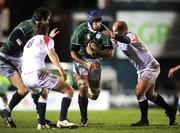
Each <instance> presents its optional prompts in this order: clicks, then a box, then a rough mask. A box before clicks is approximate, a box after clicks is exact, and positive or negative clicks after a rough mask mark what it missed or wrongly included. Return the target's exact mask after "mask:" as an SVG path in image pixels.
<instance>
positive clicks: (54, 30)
mask: <svg viewBox="0 0 180 133" xmlns="http://www.w3.org/2000/svg"><path fill="white" fill-rule="evenodd" d="M58 33H59V30H58V28H54V29H53V30H52V31H51V32H50V33H49V37H51V38H54V37H55V36H56V35H57V34H58Z"/></svg>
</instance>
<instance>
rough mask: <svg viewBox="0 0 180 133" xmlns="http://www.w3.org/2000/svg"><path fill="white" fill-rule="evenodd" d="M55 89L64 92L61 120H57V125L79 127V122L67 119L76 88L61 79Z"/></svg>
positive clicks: (60, 126)
mask: <svg viewBox="0 0 180 133" xmlns="http://www.w3.org/2000/svg"><path fill="white" fill-rule="evenodd" d="M53 90H54V91H57V92H61V93H63V94H64V96H63V99H62V102H61V110H60V116H59V120H58V122H57V127H58V128H77V127H78V125H77V124H75V123H71V122H69V121H68V119H67V113H68V109H69V106H70V104H71V100H72V97H73V94H74V89H73V88H72V87H71V86H70V85H68V84H67V83H66V82H65V81H62V80H59V81H58V82H57V84H56V86H55V87H54V88H53Z"/></svg>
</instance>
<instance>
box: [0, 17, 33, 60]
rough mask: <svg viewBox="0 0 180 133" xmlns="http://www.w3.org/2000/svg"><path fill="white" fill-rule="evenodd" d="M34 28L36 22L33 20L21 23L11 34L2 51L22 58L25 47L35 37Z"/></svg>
mask: <svg viewBox="0 0 180 133" xmlns="http://www.w3.org/2000/svg"><path fill="white" fill-rule="evenodd" d="M34 26H35V21H34V20H33V19H29V20H25V21H23V22H21V23H20V24H19V25H17V26H16V27H15V28H14V29H13V31H12V32H11V33H10V35H9V37H8V39H7V41H6V43H5V45H3V47H2V48H1V50H0V51H1V52H3V53H5V54H7V55H10V56H17V57H19V56H22V53H23V47H24V45H25V44H26V42H27V41H28V40H29V39H30V38H32V37H33V36H34Z"/></svg>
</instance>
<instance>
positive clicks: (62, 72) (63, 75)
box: [59, 69, 67, 81]
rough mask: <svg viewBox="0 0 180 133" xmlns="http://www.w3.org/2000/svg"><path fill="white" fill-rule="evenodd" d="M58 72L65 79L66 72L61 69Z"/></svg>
mask: <svg viewBox="0 0 180 133" xmlns="http://www.w3.org/2000/svg"><path fill="white" fill-rule="evenodd" d="M59 73H60V74H61V77H62V80H63V81H66V79H67V73H66V72H65V71H64V70H62V69H60V70H59Z"/></svg>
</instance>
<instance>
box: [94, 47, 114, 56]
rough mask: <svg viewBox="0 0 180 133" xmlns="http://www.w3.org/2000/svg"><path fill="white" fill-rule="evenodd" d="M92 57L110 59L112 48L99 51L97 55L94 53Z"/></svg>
mask: <svg viewBox="0 0 180 133" xmlns="http://www.w3.org/2000/svg"><path fill="white" fill-rule="evenodd" d="M94 56H96V57H107V58H110V57H112V56H113V48H111V47H110V48H106V49H104V50H100V51H99V52H97V53H94Z"/></svg>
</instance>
